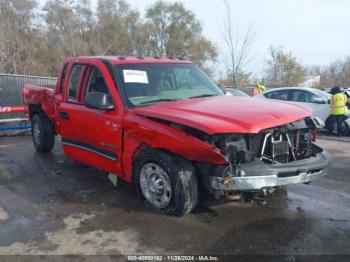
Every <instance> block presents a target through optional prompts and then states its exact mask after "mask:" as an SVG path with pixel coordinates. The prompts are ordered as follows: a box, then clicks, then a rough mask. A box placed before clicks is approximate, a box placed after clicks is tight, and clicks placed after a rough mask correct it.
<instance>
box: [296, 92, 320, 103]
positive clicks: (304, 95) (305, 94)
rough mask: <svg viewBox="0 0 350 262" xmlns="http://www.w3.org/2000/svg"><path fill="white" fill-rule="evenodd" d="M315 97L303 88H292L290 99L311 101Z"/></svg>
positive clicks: (304, 101)
mask: <svg viewBox="0 0 350 262" xmlns="http://www.w3.org/2000/svg"><path fill="white" fill-rule="evenodd" d="M315 98H317V96H316V95H314V94H312V93H310V92H307V91H304V90H293V93H292V101H294V102H301V103H313V101H315Z"/></svg>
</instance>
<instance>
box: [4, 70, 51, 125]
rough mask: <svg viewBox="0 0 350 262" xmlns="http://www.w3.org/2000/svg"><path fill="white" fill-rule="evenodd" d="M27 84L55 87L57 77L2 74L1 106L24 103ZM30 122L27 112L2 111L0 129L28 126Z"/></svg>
mask: <svg viewBox="0 0 350 262" xmlns="http://www.w3.org/2000/svg"><path fill="white" fill-rule="evenodd" d="M27 84H31V85H37V86H43V87H48V88H52V89H53V88H54V87H55V85H56V78H55V77H42V76H26V75H8V74H0V107H12V106H21V105H23V97H22V90H23V87H24V86H25V85H27ZM9 120H11V122H9ZM15 120H16V121H15ZM28 124H29V123H28V120H26V114H25V113H7V112H5V113H0V131H1V130H4V129H6V128H9V129H10V128H16V127H17V126H22V127H23V126H27V125H28Z"/></svg>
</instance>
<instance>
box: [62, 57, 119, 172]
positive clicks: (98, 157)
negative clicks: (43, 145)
mask: <svg viewBox="0 0 350 262" xmlns="http://www.w3.org/2000/svg"><path fill="white" fill-rule="evenodd" d="M96 64H97V65H96ZM106 74H109V73H108V70H107V69H106V68H105V66H104V65H103V63H94V64H92V63H84V64H74V65H73V66H72V69H71V71H70V77H69V81H68V87H67V92H66V101H65V102H64V103H62V104H61V105H60V106H59V110H58V111H59V113H58V114H59V116H58V117H59V119H60V120H59V123H60V125H61V136H62V143H63V148H64V151H65V153H66V154H67V155H68V156H70V157H72V158H74V159H76V160H78V161H81V162H83V163H86V164H88V165H90V166H94V167H96V168H100V169H103V170H106V171H108V172H112V173H115V174H119V175H121V174H122V172H121V161H120V160H121V153H122V151H121V148H122V147H121V143H122V128H121V118H122V110H121V108H118V103H117V102H115V96H116V94H117V92H116V90H115V87H114V84H113V81H112V78H111V76H110V75H106ZM97 82H99V85H98V86H97ZM89 92H104V93H106V94H107V95H108V97H109V99H110V100H111V101H112V102H113V103H114V104H115V105H116V106H115V109H113V110H109V111H107V110H99V109H91V108H88V107H86V106H85V105H84V101H85V96H86V94H87V93H89Z"/></svg>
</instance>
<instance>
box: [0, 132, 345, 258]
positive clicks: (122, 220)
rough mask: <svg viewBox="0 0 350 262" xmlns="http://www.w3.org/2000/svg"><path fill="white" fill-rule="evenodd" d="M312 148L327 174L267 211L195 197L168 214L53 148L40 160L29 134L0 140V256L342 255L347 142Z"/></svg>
mask: <svg viewBox="0 0 350 262" xmlns="http://www.w3.org/2000/svg"><path fill="white" fill-rule="evenodd" d="M318 144H319V145H321V146H323V147H325V148H326V149H327V150H328V151H330V152H331V154H332V155H333V166H332V168H331V172H330V175H329V176H327V177H324V178H321V179H319V180H318V181H315V182H314V183H313V184H311V185H295V186H289V187H288V188H287V190H285V189H280V190H278V191H277V192H276V194H274V195H273V196H272V197H270V198H269V199H268V203H267V206H258V205H255V204H251V203H240V202H233V203H229V204H223V205H216V204H213V201H211V200H209V199H202V200H201V203H200V205H199V207H198V208H196V210H195V211H194V212H193V213H191V214H189V215H187V216H185V217H173V216H165V215H161V214H158V213H156V212H154V211H152V210H151V209H149V208H147V207H145V206H144V205H143V204H142V203H141V202H140V200H139V199H138V197H137V195H136V193H135V191H134V188H133V187H132V186H131V185H128V184H126V183H123V182H119V181H118V183H119V184H118V187H117V188H115V187H113V185H112V183H111V182H110V181H109V180H108V178H107V176H106V175H105V173H103V172H101V171H98V170H95V169H93V168H89V167H87V166H84V165H82V164H80V163H77V162H75V161H73V160H70V159H67V158H66V157H65V156H64V155H63V153H62V150H61V146H60V144H59V143H56V146H55V150H54V152H53V153H52V154H47V155H39V154H37V153H35V151H34V148H33V146H32V142H31V137H29V136H19V137H9V138H4V137H3V138H0V254H1V255H6V254H8V255H11V254H34V255H37V254H42V255H49V254H75V255H90V254H104V255H106V254H108V255H114V254H116V255H118V254H133V255H136V254H151V255H156V254H161V255H166V254H171V255H176V254H191V255H196V254H198V255H203V254H205V255H257V254H258V255H292V258H293V256H296V255H335V254H336V255H350V183H349V181H350V172H349V170H350V157H349V155H350V141H349V140H341V139H340V140H339V141H331V140H326V139H321V140H319V141H318ZM349 258H350V257H349ZM288 261H297V260H293V259H289V260H288Z"/></svg>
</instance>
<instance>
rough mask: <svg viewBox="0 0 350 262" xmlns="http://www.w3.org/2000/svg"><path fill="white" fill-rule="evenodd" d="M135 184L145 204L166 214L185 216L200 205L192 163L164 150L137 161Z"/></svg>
mask: <svg viewBox="0 0 350 262" xmlns="http://www.w3.org/2000/svg"><path fill="white" fill-rule="evenodd" d="M134 182H135V185H136V189H137V191H138V193H139V195H140V197H141V198H142V199H143V200H144V202H145V203H146V204H147V205H149V206H151V207H153V208H155V209H157V210H159V211H161V212H162V213H165V214H171V215H177V216H182V215H184V214H187V213H190V212H191V211H192V210H193V209H194V208H195V206H196V205H197V202H198V181H197V177H196V174H195V170H194V168H193V167H192V165H191V163H190V162H188V161H186V160H184V159H179V158H177V157H175V156H173V155H171V154H169V153H166V152H163V151H160V150H150V149H147V150H146V151H143V152H141V153H140V154H139V155H138V156H137V157H136V158H135V160H134Z"/></svg>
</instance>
